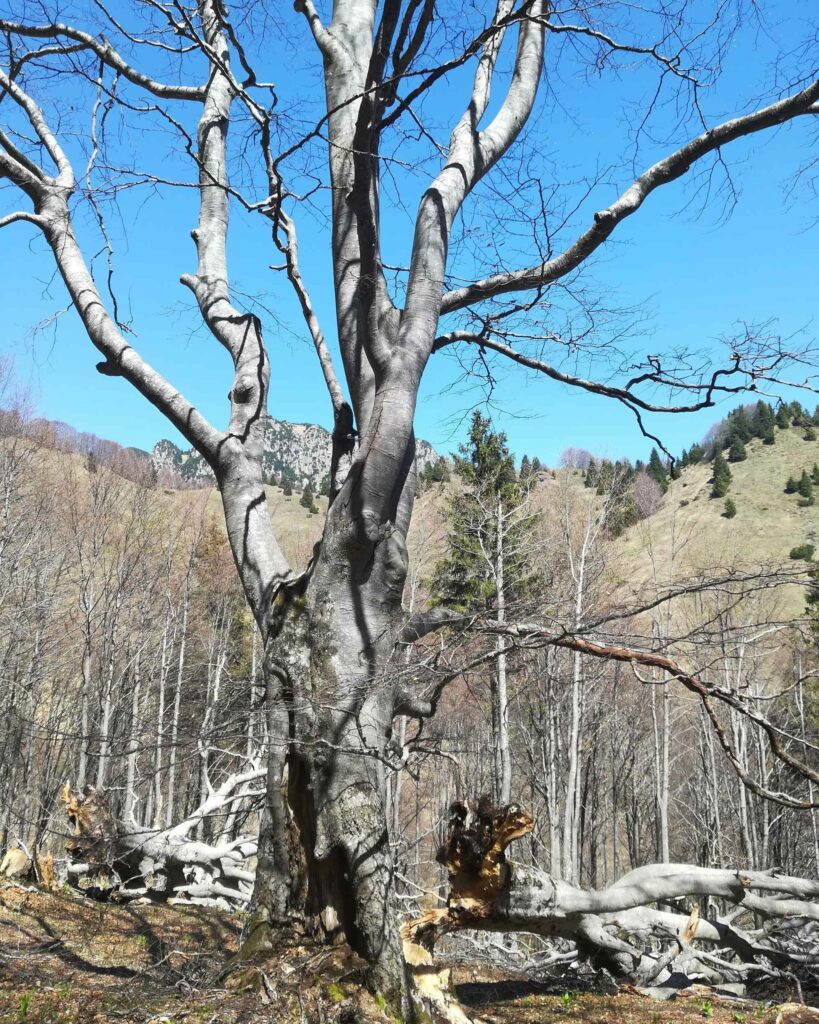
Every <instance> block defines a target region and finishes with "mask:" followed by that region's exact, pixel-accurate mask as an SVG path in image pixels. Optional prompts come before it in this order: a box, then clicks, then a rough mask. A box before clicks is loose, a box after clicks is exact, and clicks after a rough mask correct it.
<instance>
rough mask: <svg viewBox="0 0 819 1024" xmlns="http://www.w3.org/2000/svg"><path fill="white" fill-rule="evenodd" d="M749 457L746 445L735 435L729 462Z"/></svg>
mask: <svg viewBox="0 0 819 1024" xmlns="http://www.w3.org/2000/svg"><path fill="white" fill-rule="evenodd" d="M747 458H748V453H747V452H746V451H745V445H744V444H743V443H742V441H740V439H739V437H738V436H736V437H734V440H733V441H732V442H731V447H730V448H729V449H728V461H729V462H744V461H745V459H747Z"/></svg>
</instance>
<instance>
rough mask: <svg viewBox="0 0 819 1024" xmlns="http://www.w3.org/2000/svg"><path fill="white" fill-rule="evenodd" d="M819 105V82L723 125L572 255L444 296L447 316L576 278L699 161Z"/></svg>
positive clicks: (606, 213)
mask: <svg viewBox="0 0 819 1024" xmlns="http://www.w3.org/2000/svg"><path fill="white" fill-rule="evenodd" d="M818 99H819V81H815V82H812V83H811V84H810V85H809V86H808V87H807V88H806V89H802V90H801V91H799V92H797V93H794V94H793V95H792V96H788V97H786V98H785V99H782V100H779V101H777V102H776V103H772V104H770V105H769V106H766V107H762V108H761V109H760V110H755V111H753V112H752V113H750V114H745V115H743V116H741V117H736V118H732V119H731V120H729V121H723V122H722V123H721V124H719V125H717V126H716V127H714V128H711V129H709V130H708V131H705V132H703V133H702V134H701V135H698V136H697V137H696V138H695V139H692V140H691V141H690V142H688V143H686V144H685V145H684V146H682V147H681V148H680V149H678V150H676V151H675V152H674V153H672V154H671V155H670V156H667V157H665V158H664V159H663V160H660V161H658V162H657V163H656V164H654V165H653V166H652V167H650V168H649V169H648V170H647V171H645V173H643V174H642V175H640V177H639V178H637V180H636V181H634V182H633V183H632V184H631V185H630V186H629V187H628V188H627V189H626V190H625V191H624V192H623V193H622V194H621V195H620V196H619V198H618V199H616V200H615V201H614V202H613V203H612V204H611V205H610V206H608V207H606V208H605V209H604V210H600V211H598V212H597V213H595V215H594V223H593V225H592V226H591V227H590V228H589V229H588V230H587V231H585V232H584V233H583V234H582V235H581V236H580V237H579V238H578V239H577V241H575V242H574V243H573V244H572V245H571V246H569V248H568V249H566V250H565V251H564V252H563V253H561V254H560V255H559V256H556V257H554V258H553V259H549V260H546V261H545V262H544V263H541V264H539V265H538V266H534V267H528V268H526V269H525V270H517V271H511V272H508V273H500V274H494V275H492V276H491V277H486V278H484V279H483V280H481V281H475V282H474V283H473V284H470V285H467V286H465V287H463V288H457V289H454V290H453V291H450V292H448V293H447V294H446V295H444V299H443V304H442V307H441V312H442V313H451V312H454V311H455V310H458V309H463V308H464V307H466V306H469V305H472V304H473V303H475V302H481V301H483V300H484V299H489V298H493V297H495V296H498V295H503V294H506V293H508V292H514V291H523V290H526V289H530V288H542V287H543V286H544V285H547V284H551V283H552V282H554V281H557V280H559V279H560V278H561V277H565V276H566V274H569V273H571V271H573V270H575V269H576V268H577V267H578V266H580V264H581V263H583V262H584V261H585V260H586V259H588V257H589V256H590V255H591V254H592V253H593V252H594V251H595V250H596V249H598V248H599V247H600V246H601V245H602V244H603V242H605V241H606V239H607V238H608V237H609V236H610V235H611V234H612V232H613V231H614V230H615V228H616V227H617V226H618V225H619V224H620V223H622V221H624V220H625V219H626V218H627V217H630V216H631V215H632V214H633V213H635V212H636V211H637V210H638V209H639V208H640V207H641V206H642V204H643V202H644V201H645V200H646V199H647V198H648V196H650V195H651V193H652V192H654V191H655V189H657V188H659V187H660V186H662V185H667V184H669V183H670V182H672V181H676V180H677V179H678V178H681V177H682V176H683V175H684V174H685V173H686V172H687V171H688V170H689V169H690V167H691V166H692V164H694V163H695V162H696V161H698V160H701V159H702V158H703V157H705V156H707V155H708V154H709V153H714V152H717V151H718V150H719V149H720V147H722V146H725V145H727V144H728V143H729V142H733V141H734V140H736V139H741V138H744V137H745V136H747V135H751V134H753V133H754V132H758V131H763V130H765V129H766V128H772V127H774V126H775V125H779V124H784V123H785V122H786V121H790V120H792V119H793V118H795V117H801V116H803V115H805V114H811V113H813V112H814V106H815V104H816V103H817V100H818Z"/></svg>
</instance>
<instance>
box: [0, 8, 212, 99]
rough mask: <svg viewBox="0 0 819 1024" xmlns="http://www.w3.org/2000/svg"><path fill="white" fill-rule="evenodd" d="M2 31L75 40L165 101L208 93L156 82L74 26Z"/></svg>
mask: <svg viewBox="0 0 819 1024" xmlns="http://www.w3.org/2000/svg"><path fill="white" fill-rule="evenodd" d="M0 31H2V32H6V33H8V34H10V35H16V36H23V37H26V38H33V39H59V38H60V37H64V38H66V39H73V40H75V41H76V42H77V43H80V44H81V45H82V46H83V47H85V48H86V49H88V50H90V51H91V52H92V53H95V54H96V55H97V57H99V58H100V60H101V61H103V62H104V63H105V64H107V65H108V67H110V68H113V69H114V71H116V72H118V73H119V74H120V75H122V76H123V78H126V79H127V80H128V81H129V82H132V83H133V84H134V85H138V86H140V88H142V89H145V90H147V91H148V92H150V93H153V95H154V96H159V97H161V98H163V99H171V100H196V101H201V100H203V99H204V96H205V90H204V88H203V87H201V86H190V85H168V84H166V83H164V82H157V81H156V80H154V79H153V78H151V77H150V76H149V75H145V74H143V73H142V72H141V71H139V70H138V69H137V68H135V67H133V66H132V65H131V64H129V63H128V62H127V61H126V60H125V59H124V58H123V57H122V56H121V55H120V54H119V53H118V52H117V51H116V50H115V49H114V47H113V46H111V44H110V43H109V42H108V41H107V40H106V39H97V38H96V37H95V36H92V35H90V34H89V33H88V32H83V31H81V30H80V29H78V28H74V26H73V25H65V24H63V23H62V22H54V23H53V24H50V25H28V24H25V23H23V22H17V21H9V20H8V19H5V18H4V19H0Z"/></svg>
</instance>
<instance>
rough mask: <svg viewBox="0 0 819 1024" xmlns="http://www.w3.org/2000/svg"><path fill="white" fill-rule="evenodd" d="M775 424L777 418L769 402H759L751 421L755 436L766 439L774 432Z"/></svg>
mask: <svg viewBox="0 0 819 1024" xmlns="http://www.w3.org/2000/svg"><path fill="white" fill-rule="evenodd" d="M775 423H776V418H775V417H774V413H773V409H772V408H771V407H770V405H768V403H767V402H757V403H756V407H755V409H754V414H753V417H752V419H751V426H752V428H753V431H754V434H755V435H756V436H757V437H761V438H763V439H764V438H765V437H767V435H768V433H769V432H771V431H773V427H774V424H775Z"/></svg>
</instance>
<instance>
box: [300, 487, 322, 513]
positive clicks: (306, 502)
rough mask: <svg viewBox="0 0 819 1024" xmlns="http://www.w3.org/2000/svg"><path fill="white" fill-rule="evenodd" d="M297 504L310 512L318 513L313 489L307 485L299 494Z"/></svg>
mask: <svg viewBox="0 0 819 1024" xmlns="http://www.w3.org/2000/svg"><path fill="white" fill-rule="evenodd" d="M299 504H300V505H301V506H303V507H304V508H306V509H308V510H309V511H310V512H313V513H316V512H318V509H317V508H316V496H315V495H314V494H313V488H312V486H311V485H310V484H309V483H308V484H307V486H306V487H305V488H304V490H303V491H302V492H301V498H300V499H299Z"/></svg>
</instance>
